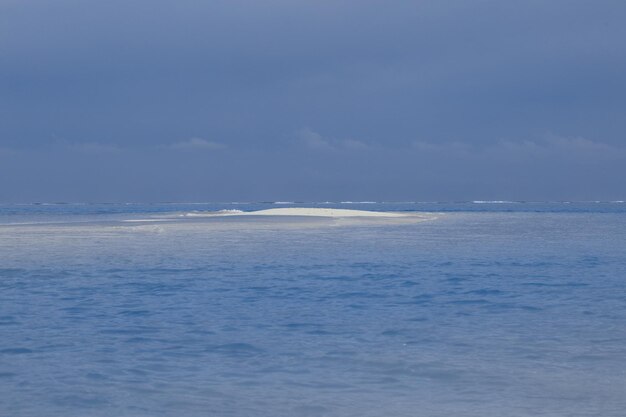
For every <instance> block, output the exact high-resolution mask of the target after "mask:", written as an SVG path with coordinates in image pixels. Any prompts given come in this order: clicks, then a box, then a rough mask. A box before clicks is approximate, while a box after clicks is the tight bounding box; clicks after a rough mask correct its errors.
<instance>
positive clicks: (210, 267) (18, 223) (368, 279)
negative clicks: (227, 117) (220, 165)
mask: <svg viewBox="0 0 626 417" xmlns="http://www.w3.org/2000/svg"><path fill="white" fill-rule="evenodd" d="M291 205H294V204H291ZM274 206H275V205H270V204H195V205H175V204H163V205H149V206H145V205H82V206H79V205H24V206H17V205H13V206H6V205H5V206H0V416H3V417H4V416H51V417H56V416H64V417H72V416H77V417H78V416H81V417H82V416H176V417H184V416H295V417H298V416H446V417H447V416H455V415H459V416H476V417H478V416H481V417H483V416H585V417H587V416H620V417H621V416H624V415H625V412H626V411H625V410H626V395H625V393H626V204H623V203H586V204H581V203H572V204H564V203H541V204H539V203H525V204H521V203H502V204H477V203H456V204H442V203H419V204H413V203H402V204H351V205H348V204H342V205H335V204H320V205H319V206H321V207H334V206H341V207H342V208H359V209H366V210H403V211H431V212H438V213H439V216H438V218H437V219H435V220H430V221H426V222H422V223H415V224H385V223H380V222H373V223H363V224H350V223H346V224H337V223H334V222H332V221H324V220H315V219H312V220H308V221H303V220H297V219H258V218H248V219H245V220H243V219H233V218H231V219H225V218H219V219H213V218H194V219H188V218H179V217H177V214H178V213H186V212H193V211H204V210H220V209H242V210H253V209H259V208H268V207H274ZM283 206H288V205H283ZM307 206H311V204H307ZM159 216H161V218H163V219H165V220H163V221H156V222H141V223H139V222H138V223H133V222H124V221H123V220H128V219H135V220H137V219H152V220H154V219H155V218H158V217H159Z"/></svg>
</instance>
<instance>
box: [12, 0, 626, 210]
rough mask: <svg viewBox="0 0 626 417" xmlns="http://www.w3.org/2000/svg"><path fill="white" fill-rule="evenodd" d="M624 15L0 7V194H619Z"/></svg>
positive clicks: (60, 0)
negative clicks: (200, 135)
mask: <svg viewBox="0 0 626 417" xmlns="http://www.w3.org/2000/svg"><path fill="white" fill-rule="evenodd" d="M625 20H626V3H624V2H623V1H618V0H607V1H602V2H589V1H584V0H554V1H550V2H546V1H539V0H531V1H524V2H502V1H496V0H486V1H481V2H467V1H462V0H452V1H445V2H440V1H429V2H428V1H415V2H410V1H397V2H381V1H378V0H363V1H358V2H357V1H353V0H349V1H340V2H330V1H323V2H319V1H318V2H313V1H303V2H288V1H284V0H270V1H267V2H258V1H252V0H234V1H221V0H218V1H211V2H196V1H193V0H180V1H177V2H149V1H147V0H138V1H134V2H130V3H129V2H122V1H118V0H113V1H107V2H95V1H84V2H76V1H73V0H56V1H54V2H50V1H47V0H28V1H3V2H0V56H2V65H0V90H1V91H2V94H1V95H0V149H4V151H0V159H1V162H2V163H1V164H0V186H1V188H0V202H1V201H9V200H10V201H16V200H45V199H52V200H59V199H62V198H68V199H72V200H77V199H79V200H80V199H97V200H106V199H117V200H126V199H128V200H133V201H137V200H145V201H147V200H154V199H157V200H163V199H170V200H171V199H184V200H189V199H195V198H198V199H203V200H207V199H212V200H215V199H217V200H219V199H229V198H232V199H236V200H246V199H261V200H266V199H277V200H291V199H304V200H311V199H323V200H324V199H333V198H336V199H341V200H347V199H353V200H357V199H359V200H377V199H401V200H406V199H420V198H423V199H448V200H454V199H462V198H466V197H468V198H469V199H481V197H484V198H485V199H492V197H493V199H498V198H499V197H500V196H502V198H507V199H524V198H531V199H542V198H545V199H558V198H563V199H623V197H624V194H625V193H626V190H625V189H624V185H623V184H622V181H618V178H624V177H626V168H625V167H624V165H626V164H624V157H623V154H624V151H623V147H624V141H625V137H624V134H625V132H626V118H624V117H623V115H624V113H625V112H626V104H625V102H624V100H623V97H624V96H626V44H625V43H624V42H623V39H625V38H626V25H624V24H623V22H624V21H625ZM111 28H115V30H111ZM303 126H310V127H311V129H302V127H303ZM198 132H202V135H203V137H206V138H219V142H213V141H211V140H210V139H200V138H196V135H198ZM294 132H295V133H294ZM544 132H558V136H557V135H552V136H550V135H544ZM58 138H64V142H62V143H60V142H59V141H58ZM173 138H196V139H186V140H180V141H178V142H176V141H173ZM7 150H9V151H7ZM218 150H219V152H217V151H218ZM190 178H192V179H190ZM157 182H158V184H157ZM505 194H506V196H504V195H505ZM63 196H65V197H63ZM490 196H492V197H490Z"/></svg>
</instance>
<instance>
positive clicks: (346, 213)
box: [226, 207, 411, 218]
mask: <svg viewBox="0 0 626 417" xmlns="http://www.w3.org/2000/svg"><path fill="white" fill-rule="evenodd" d="M226 215H229V214H226ZM230 215H234V216H242V215H247V216H315V217H333V218H341V217H409V216H411V214H409V213H399V212H389V211H368V210H348V209H332V208H313V207H289V208H273V209H267V210H258V211H247V212H242V213H232V214H230Z"/></svg>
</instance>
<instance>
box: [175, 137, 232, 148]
mask: <svg viewBox="0 0 626 417" xmlns="http://www.w3.org/2000/svg"><path fill="white" fill-rule="evenodd" d="M165 148H168V149H174V150H179V151H191V150H205V151H216V150H220V149H224V148H226V145H224V144H222V143H219V142H213V141H210V140H206V139H201V138H191V139H188V140H183V141H180V142H175V143H172V144H170V145H166V146H165Z"/></svg>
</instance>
